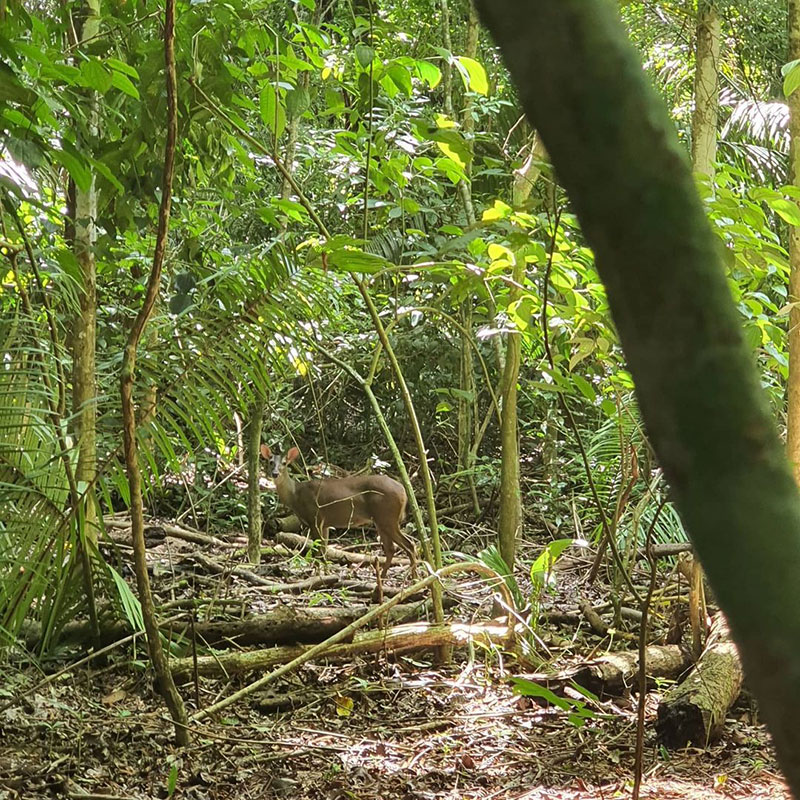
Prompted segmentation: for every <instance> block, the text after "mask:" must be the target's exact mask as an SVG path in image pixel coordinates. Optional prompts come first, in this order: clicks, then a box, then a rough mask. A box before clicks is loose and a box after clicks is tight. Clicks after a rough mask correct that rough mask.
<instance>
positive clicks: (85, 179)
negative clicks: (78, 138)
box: [51, 149, 92, 192]
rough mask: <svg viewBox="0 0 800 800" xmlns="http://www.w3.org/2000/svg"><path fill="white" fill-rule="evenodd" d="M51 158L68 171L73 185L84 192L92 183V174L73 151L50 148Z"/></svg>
mask: <svg viewBox="0 0 800 800" xmlns="http://www.w3.org/2000/svg"><path fill="white" fill-rule="evenodd" d="M51 152H52V154H53V158H54V159H55V160H56V161H57V162H58V163H59V164H61V166H62V167H64V168H65V169H66V170H67V172H69V174H70V176H71V177H72V180H74V181H75V185H76V186H77V187H78V188H79V189H80V190H81V191H82V192H85V191H87V190H88V189H89V187H90V186H91V183H92V174H91V172H89V170H88V169H87V168H86V165H85V164H84V163H83V161H82V160H81V159H80V158H79V157H78V156H77V155H74V154H73V153H68V152H66V151H65V150H55V149H54V150H52V151H51Z"/></svg>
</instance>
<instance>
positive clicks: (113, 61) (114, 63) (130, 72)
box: [106, 58, 139, 81]
mask: <svg viewBox="0 0 800 800" xmlns="http://www.w3.org/2000/svg"><path fill="white" fill-rule="evenodd" d="M106 64H108V66H109V67H111V69H113V70H116V71H117V72H122V73H124V74H125V75H127V76H128V77H129V78H133V79H134V80H137V81H138V80H139V73H138V72H137V71H136V70H135V69H134V68H133V67H132V66H131V65H130V64H126V63H125V62H124V61H120V60H119V59H118V58H107V59H106Z"/></svg>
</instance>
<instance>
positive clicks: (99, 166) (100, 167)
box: [92, 159, 125, 193]
mask: <svg viewBox="0 0 800 800" xmlns="http://www.w3.org/2000/svg"><path fill="white" fill-rule="evenodd" d="M92 166H93V167H94V168H95V169H96V170H97V172H98V173H99V174H100V175H102V176H103V177H104V178H105V179H106V180H107V181H108V182H109V183H110V184H111V185H112V186H113V187H114V188H115V189H116V190H117V191H118V192H120V193H121V192H124V191H125V187H124V186H123V185H122V184H121V183H120V182H119V180H118V179H117V176H116V175H115V174H114V173H113V172H112V171H111V170H110V169H109V168H108V166H107V165H106V164H104V163H103V162H102V161H95V160H94V159H92Z"/></svg>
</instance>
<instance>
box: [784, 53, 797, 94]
mask: <svg viewBox="0 0 800 800" xmlns="http://www.w3.org/2000/svg"><path fill="white" fill-rule="evenodd" d="M798 86H800V62H797V61H795V62H793V65H792V67H791V69H789V70H788V71H787V72H785V73H784V78H783V94H784V97H789V96H791V94H792V93H793V92H795V91H796V90H797V87H798Z"/></svg>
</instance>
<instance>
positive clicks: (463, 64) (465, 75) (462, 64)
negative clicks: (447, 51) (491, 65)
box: [455, 56, 489, 95]
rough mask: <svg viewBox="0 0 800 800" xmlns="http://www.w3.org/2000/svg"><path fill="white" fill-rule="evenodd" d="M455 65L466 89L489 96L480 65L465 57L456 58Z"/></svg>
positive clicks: (484, 71) (484, 75) (486, 80)
mask: <svg viewBox="0 0 800 800" xmlns="http://www.w3.org/2000/svg"><path fill="white" fill-rule="evenodd" d="M455 63H456V66H457V67H458V71H459V72H460V73H461V77H462V79H463V81H464V86H466V88H467V89H469V90H470V91H472V92H477V93H478V94H482V95H487V94H489V81H488V79H487V77H486V70H485V69H484V68H483V65H482V64H479V63H478V62H477V61H476V60H475V59H474V58H467V57H466V56H456V59H455Z"/></svg>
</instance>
